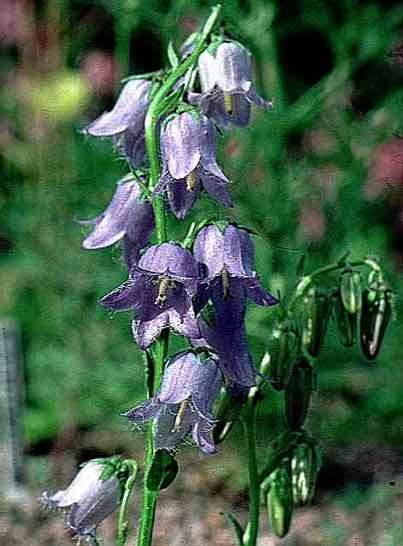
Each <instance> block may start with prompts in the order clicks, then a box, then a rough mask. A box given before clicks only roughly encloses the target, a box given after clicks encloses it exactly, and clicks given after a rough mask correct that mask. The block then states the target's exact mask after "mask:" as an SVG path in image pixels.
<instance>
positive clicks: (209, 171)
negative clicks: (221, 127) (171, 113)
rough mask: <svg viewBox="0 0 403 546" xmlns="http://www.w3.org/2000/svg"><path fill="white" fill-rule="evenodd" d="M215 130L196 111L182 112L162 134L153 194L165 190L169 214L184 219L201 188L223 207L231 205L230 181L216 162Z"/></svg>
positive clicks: (169, 122) (170, 122) (165, 127)
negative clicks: (161, 168)
mask: <svg viewBox="0 0 403 546" xmlns="http://www.w3.org/2000/svg"><path fill="white" fill-rule="evenodd" d="M215 132H216V131H215V128H214V125H213V124H212V122H211V121H210V120H209V119H208V118H207V117H206V116H204V115H199V114H198V113H197V112H183V113H182V114H179V115H176V116H175V117H173V118H172V119H171V120H170V121H168V122H167V123H166V125H165V126H164V128H163V130H162V134H161V152H162V161H163V170H162V175H161V178H160V180H159V183H158V185H157V187H156V188H155V193H156V194H159V193H161V192H164V191H166V192H167V195H168V201H169V205H170V207H171V210H172V212H173V213H174V214H175V216H176V217H177V218H179V219H183V218H184V217H185V216H186V215H187V213H188V212H189V210H190V209H191V208H192V206H193V204H194V202H195V201H196V199H197V196H198V195H199V193H200V190H201V188H202V187H203V188H204V189H205V190H206V191H207V193H208V194H209V195H210V197H212V198H213V199H215V200H216V201H219V202H220V203H222V204H223V205H225V206H226V207H230V206H232V201H231V197H230V195H229V192H228V184H229V181H228V179H227V177H226V176H225V174H224V173H223V172H222V171H221V169H220V168H219V166H218V164H217V161H216V146H215Z"/></svg>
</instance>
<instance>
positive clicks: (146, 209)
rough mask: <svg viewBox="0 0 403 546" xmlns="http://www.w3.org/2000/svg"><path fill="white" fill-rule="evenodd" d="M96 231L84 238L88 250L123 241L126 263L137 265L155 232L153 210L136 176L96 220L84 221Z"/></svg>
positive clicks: (119, 189)
mask: <svg viewBox="0 0 403 546" xmlns="http://www.w3.org/2000/svg"><path fill="white" fill-rule="evenodd" d="M81 223H84V224H93V226H94V228H93V230H92V231H91V233H90V234H89V235H87V237H86V238H85V239H84V241H83V243H82V246H83V248H85V249H89V250H92V249H98V248H105V247H108V246H111V245H113V244H115V243H116V242H118V241H120V240H122V242H123V252H124V256H125V260H126V263H127V265H128V267H129V268H130V267H131V266H132V265H133V264H134V263H136V262H137V260H138V256H139V252H140V250H141V249H142V248H144V247H145V246H146V245H147V243H148V241H149V239H150V235H151V233H152V231H153V229H154V214H153V208H152V205H151V203H150V202H149V201H144V200H143V199H142V198H141V189H140V187H139V185H138V184H137V182H136V181H135V180H133V177H132V175H130V174H129V175H127V176H125V177H124V178H122V180H120V182H119V183H118V186H117V188H116V191H115V193H114V195H113V197H112V201H111V202H110V203H109V205H108V206H107V208H106V209H105V211H104V212H103V213H102V214H100V215H99V216H97V217H96V218H94V219H92V220H86V221H84V222H81Z"/></svg>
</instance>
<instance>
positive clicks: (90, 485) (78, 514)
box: [41, 461, 121, 546]
mask: <svg viewBox="0 0 403 546" xmlns="http://www.w3.org/2000/svg"><path fill="white" fill-rule="evenodd" d="M104 469H105V464H103V463H102V462H98V461H90V462H89V463H87V464H86V465H85V466H84V467H83V468H82V469H81V470H80V472H79V473H78V474H77V476H76V477H75V478H74V480H73V481H72V482H71V484H70V485H69V487H68V488H67V489H63V490H61V491H57V493H54V494H53V495H49V494H48V492H47V491H46V492H45V493H43V494H42V496H41V502H42V503H43V504H44V505H45V506H47V507H48V508H51V509H60V510H64V511H66V512H67V519H66V523H67V526H68V528H69V529H70V531H72V532H73V533H74V535H75V536H77V538H79V539H85V540H87V542H88V543H90V544H93V545H94V546H95V545H96V544H98V543H97V541H96V538H95V533H96V529H97V527H98V525H99V524H100V523H101V522H102V521H103V520H104V519H105V518H107V517H108V516H109V514H111V513H112V512H113V511H114V510H116V508H117V507H118V506H119V502H120V494H121V487H120V482H119V479H118V478H117V477H116V475H115V474H112V475H111V476H110V477H108V478H107V479H102V478H101V475H102V473H103V471H104Z"/></svg>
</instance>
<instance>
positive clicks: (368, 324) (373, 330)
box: [360, 286, 392, 360]
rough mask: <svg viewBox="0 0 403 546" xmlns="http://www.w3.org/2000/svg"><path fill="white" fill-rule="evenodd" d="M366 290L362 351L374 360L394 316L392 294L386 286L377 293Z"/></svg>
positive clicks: (361, 334)
mask: <svg viewBox="0 0 403 546" xmlns="http://www.w3.org/2000/svg"><path fill="white" fill-rule="evenodd" d="M373 292H374V291H373V290H370V289H366V290H364V293H363V305H362V314H361V321H360V342H361V349H362V352H363V353H364V355H365V357H366V358H367V359H368V360H374V359H375V358H376V357H377V356H378V354H379V351H380V349H381V346H382V342H383V339H384V337H385V332H386V328H387V326H388V324H389V322H390V319H391V316H392V292H391V291H390V290H389V289H387V288H386V287H385V286H380V287H379V288H378V290H377V291H376V294H375V298H374V297H373Z"/></svg>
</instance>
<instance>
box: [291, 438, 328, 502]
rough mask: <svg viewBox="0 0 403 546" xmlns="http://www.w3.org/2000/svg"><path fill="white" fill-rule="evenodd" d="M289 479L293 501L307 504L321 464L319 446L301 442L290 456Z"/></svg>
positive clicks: (311, 497)
mask: <svg viewBox="0 0 403 546" xmlns="http://www.w3.org/2000/svg"><path fill="white" fill-rule="evenodd" d="M290 465H291V481H292V493H293V499H294V503H295V504H296V505H300V506H304V505H306V504H309V503H310V502H311V501H312V499H313V496H314V494H315V488H316V479H317V476H318V473H319V469H320V466H321V456H320V452H319V448H318V446H317V445H316V443H315V442H313V441H312V442H301V443H300V444H298V445H297V446H296V447H295V448H294V450H293V452H292V456H291V460H290Z"/></svg>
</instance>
